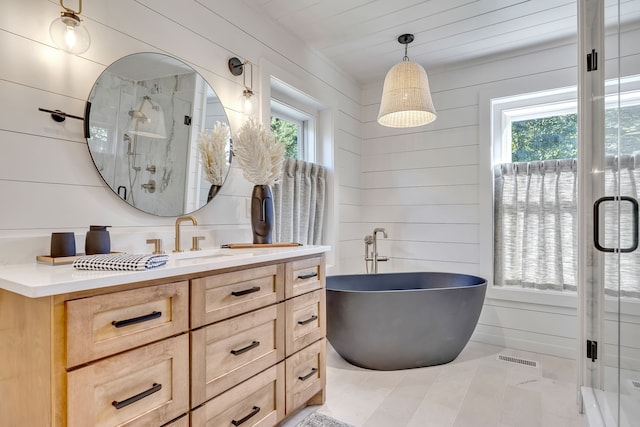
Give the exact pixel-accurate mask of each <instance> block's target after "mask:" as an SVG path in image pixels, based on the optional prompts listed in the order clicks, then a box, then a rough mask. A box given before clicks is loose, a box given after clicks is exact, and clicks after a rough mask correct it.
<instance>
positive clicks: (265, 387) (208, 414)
mask: <svg viewBox="0 0 640 427" xmlns="http://www.w3.org/2000/svg"><path fill="white" fill-rule="evenodd" d="M283 418H284V362H281V363H279V364H277V365H276V366H272V367H271V368H269V369H267V370H266V371H264V372H262V373H260V374H258V375H256V376H254V377H253V378H251V379H249V380H247V381H245V382H243V383H242V384H239V385H237V386H236V387H234V388H232V389H231V390H228V391H227V392H225V393H223V394H221V395H220V396H218V397H216V398H214V399H211V400H210V401H209V402H207V403H206V404H205V405H202V406H201V407H199V408H197V409H196V410H194V411H193V412H192V413H191V425H192V426H197V427H201V426H212V427H214V426H215V427H217V426H233V425H242V427H271V426H275V425H276V424H277V423H278V422H279V421H280V420H282V419H283Z"/></svg>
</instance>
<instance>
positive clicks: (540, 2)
mask: <svg viewBox="0 0 640 427" xmlns="http://www.w3.org/2000/svg"><path fill="white" fill-rule="evenodd" d="M244 1H245V3H246V4H247V5H249V6H250V7H253V8H255V9H257V10H258V11H259V12H260V13H261V14H263V15H266V16H268V17H269V18H271V19H272V20H273V21H275V22H276V23H277V24H278V25H280V26H282V27H284V28H286V29H287V30H288V31H289V32H291V33H292V34H294V35H295V36H296V37H299V38H301V39H302V40H304V41H305V42H306V44H307V45H309V46H310V47H312V48H313V49H315V50H317V51H319V52H320V53H322V54H323V55H324V56H326V57H327V58H329V59H330V60H331V61H333V62H334V63H335V64H337V65H338V67H340V68H341V69H342V70H344V71H345V72H346V73H347V74H349V75H351V76H352V77H353V78H354V79H355V80H356V81H358V82H360V83H362V84H366V83H368V82H372V81H377V80H381V79H383V78H384V76H385V74H386V72H387V71H388V69H389V68H390V67H391V66H392V65H393V64H395V63H397V62H399V61H400V60H401V59H402V57H403V55H404V48H403V46H402V45H400V44H399V43H398V42H397V37H398V36H399V35H400V34H403V33H413V34H414V35H415V41H414V42H413V43H411V44H410V45H409V51H408V56H409V58H410V59H411V60H412V61H416V62H419V63H420V64H422V65H423V66H424V67H425V68H426V69H427V72H429V69H432V68H438V67H444V66H447V65H451V64H454V63H460V62H464V61H468V60H472V59H476V58H481V57H483V56H487V55H495V54H499V53H501V52H506V51H512V50H518V49H523V48H528V47H532V46H536V45H544V44H545V43H550V42H555V41H563V40H575V38H576V31H577V30H576V28H577V22H576V21H577V18H576V16H577V6H576V0H244ZM608 3H614V2H613V1H608ZM635 3H636V4H637V3H638V2H635ZM611 7H613V6H611ZM633 12H634V14H635V15H634V16H635V19H637V18H638V13H639V12H638V11H633ZM627 16H628V15H627Z"/></svg>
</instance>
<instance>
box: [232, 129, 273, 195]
mask: <svg viewBox="0 0 640 427" xmlns="http://www.w3.org/2000/svg"><path fill="white" fill-rule="evenodd" d="M284 150H285V147H284V144H283V143H282V142H280V141H277V140H276V137H275V136H274V135H273V132H271V129H265V128H264V127H263V126H262V124H260V123H258V122H257V121H255V119H253V118H250V119H249V120H247V121H246V122H245V123H244V125H242V128H240V131H239V132H238V134H237V135H236V136H235V138H234V140H233V156H234V157H235V158H236V160H237V161H238V164H239V166H240V168H241V169H242V174H243V175H244V177H245V178H246V179H247V181H249V182H251V183H253V184H255V185H272V184H275V183H276V182H278V181H279V180H280V176H281V175H282V163H283V162H284Z"/></svg>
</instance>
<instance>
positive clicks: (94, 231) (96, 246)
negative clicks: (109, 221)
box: [84, 225, 111, 255]
mask: <svg viewBox="0 0 640 427" xmlns="http://www.w3.org/2000/svg"><path fill="white" fill-rule="evenodd" d="M107 227H109V226H108V225H91V226H89V231H87V236H86V238H85V241H84V253H85V254H87V255H96V254H108V253H109V252H111V238H110V237H109V232H108V231H107Z"/></svg>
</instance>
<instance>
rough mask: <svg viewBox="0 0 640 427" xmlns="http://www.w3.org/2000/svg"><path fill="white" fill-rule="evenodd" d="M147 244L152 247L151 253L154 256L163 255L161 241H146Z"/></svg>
mask: <svg viewBox="0 0 640 427" xmlns="http://www.w3.org/2000/svg"><path fill="white" fill-rule="evenodd" d="M147 243H149V244H152V245H153V253H154V254H163V253H164V251H163V250H162V240H160V239H147Z"/></svg>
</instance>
